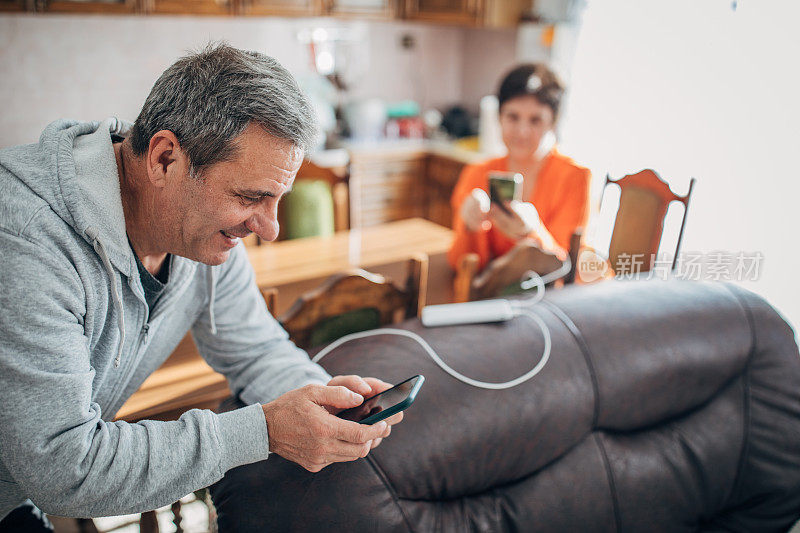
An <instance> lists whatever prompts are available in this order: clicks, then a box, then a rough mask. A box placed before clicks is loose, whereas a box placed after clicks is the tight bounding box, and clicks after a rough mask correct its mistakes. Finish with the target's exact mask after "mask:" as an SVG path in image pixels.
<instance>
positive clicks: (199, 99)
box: [130, 43, 317, 175]
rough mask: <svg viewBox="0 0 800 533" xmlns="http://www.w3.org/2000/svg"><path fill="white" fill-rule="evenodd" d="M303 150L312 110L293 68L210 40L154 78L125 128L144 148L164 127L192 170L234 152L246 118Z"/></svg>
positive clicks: (311, 131)
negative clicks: (147, 92)
mask: <svg viewBox="0 0 800 533" xmlns="http://www.w3.org/2000/svg"><path fill="white" fill-rule="evenodd" d="M250 123H255V124H258V125H260V126H261V127H262V128H263V129H264V130H265V131H266V132H267V133H269V134H271V135H274V136H275V137H278V138H281V139H287V140H289V141H291V142H292V143H293V144H294V145H296V146H299V147H300V148H302V149H303V150H307V149H308V148H309V146H311V144H312V142H313V140H314V137H315V135H316V128H317V126H316V118H315V114H314V111H313V108H312V107H311V104H310V103H309V101H308V99H307V98H306V97H305V95H304V94H303V92H302V91H301V90H300V88H299V87H298V85H297V82H296V81H295V80H294V78H293V77H292V75H291V74H289V72H288V71H287V70H286V69H285V68H283V67H282V66H281V65H280V63H278V62H277V61H276V60H275V59H274V58H272V57H269V56H267V55H264V54H261V53H258V52H249V51H244V50H239V49H237V48H233V47H232V46H229V45H227V44H225V43H222V44H209V45H207V46H206V47H205V48H204V49H203V50H200V51H199V52H196V53H191V54H189V55H186V56H184V57H182V58H180V59H178V60H177V61H176V62H175V63H173V64H172V66H170V67H169V68H168V69H167V70H165V71H164V73H163V74H162V75H161V77H159V78H158V80H157V81H156V83H155V85H153V88H152V89H151V91H150V95H149V96H148V97H147V100H146V101H145V103H144V106H143V107H142V111H141V112H140V113H139V117H138V118H137V119H136V122H135V123H134V125H133V129H132V131H131V134H130V141H131V145H132V146H133V152H134V153H135V154H136V155H139V156H141V155H143V154H145V153H147V149H148V147H149V145H150V139H151V138H152V136H153V135H154V134H155V133H156V132H158V131H160V130H169V131H171V132H172V133H174V134H175V136H176V137H177V138H178V142H180V144H181V148H183V150H184V151H185V152H186V153H187V154H188V156H189V161H190V164H191V173H192V175H194V174H197V173H198V172H202V169H203V168H205V167H208V166H210V165H213V164H214V163H219V162H221V161H230V160H232V159H234V158H235V157H236V153H237V148H238V147H237V146H236V143H235V142H234V140H235V139H236V137H238V136H239V135H240V134H241V133H242V132H243V131H244V129H245V128H246V127H247V126H248V125H249V124H250Z"/></svg>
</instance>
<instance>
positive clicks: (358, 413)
mask: <svg viewBox="0 0 800 533" xmlns="http://www.w3.org/2000/svg"><path fill="white" fill-rule="evenodd" d="M424 382H425V376H422V375H416V376H414V377H412V378H408V379H407V380H405V381H403V382H402V383H398V384H397V385H395V386H394V387H392V388H391V389H386V390H385V391H383V392H380V393H378V394H376V395H375V396H371V397H369V398H367V399H365V400H364V402H363V403H362V404H361V405H359V406H357V407H351V408H350V409H345V410H344V411H342V412H340V413H339V414H337V415H336V416H338V417H339V418H344V419H345V420H352V421H353V422H358V423H360V424H368V425H372V424H374V423H376V422H380V421H381V420H383V419H384V418H389V417H390V416H392V415H393V414H395V413H399V412H400V411H404V410H406V409H408V407H409V406H410V405H411V404H412V403H414V398H416V397H417V392H418V391H419V388H420V387H422V384H423V383H424Z"/></svg>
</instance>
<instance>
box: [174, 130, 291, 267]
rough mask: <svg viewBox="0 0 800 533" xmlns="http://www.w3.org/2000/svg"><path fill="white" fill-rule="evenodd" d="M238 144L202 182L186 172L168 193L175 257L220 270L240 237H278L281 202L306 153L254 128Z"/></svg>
mask: <svg viewBox="0 0 800 533" xmlns="http://www.w3.org/2000/svg"><path fill="white" fill-rule="evenodd" d="M237 143H238V146H239V152H238V154H237V156H236V159H235V160H233V161H227V162H221V163H217V164H214V165H212V166H210V167H208V168H206V169H204V170H203V172H202V175H201V177H199V178H192V177H190V176H189V175H188V173H186V175H185V176H184V177H183V179H181V180H178V181H177V183H176V184H175V186H174V187H171V188H170V189H171V191H170V192H169V197H170V201H169V205H170V206H171V208H170V213H169V214H168V216H167V217H166V218H168V219H170V222H171V223H170V225H169V227H168V228H167V231H168V232H169V233H170V234H171V238H170V241H171V243H170V244H171V246H170V248H171V249H172V250H174V253H176V254H177V255H181V256H184V257H188V258H189V259H193V260H195V261H199V262H201V263H205V264H208V265H219V264H221V263H224V262H225V261H226V260H227V259H228V256H229V254H230V251H231V249H232V248H233V247H234V246H236V244H237V242H238V240H239V238H241V237H246V236H247V235H249V234H250V233H256V234H257V235H258V236H259V237H261V238H262V239H264V240H266V241H272V240H274V239H275V238H276V237H277V236H278V229H279V227H278V220H277V217H278V202H279V201H280V199H281V197H282V196H283V195H284V194H285V193H286V192H287V191H288V190H289V189H290V188H291V187H292V183H293V182H294V177H295V175H296V174H297V170H298V169H299V168H300V165H301V164H302V162H303V151H302V150H301V149H300V148H298V147H297V146H295V145H294V144H292V143H291V141H288V140H285V139H279V138H277V137H274V136H272V135H270V134H268V133H266V132H265V131H264V130H263V129H262V128H261V127H259V126H257V125H254V124H251V125H250V126H248V127H247V129H245V130H244V132H243V133H242V134H241V135H240V136H239V137H238V138H237ZM172 228H174V231H170V230H171V229H172Z"/></svg>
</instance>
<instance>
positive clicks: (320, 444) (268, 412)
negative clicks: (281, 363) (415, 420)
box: [262, 376, 402, 472]
mask: <svg viewBox="0 0 800 533" xmlns="http://www.w3.org/2000/svg"><path fill="white" fill-rule="evenodd" d="M352 378H353V376H347V377H343V378H341V379H344V380H347V381H348V382H350V381H353V380H352ZM334 379H336V378H334ZM358 379H360V378H358ZM368 379H371V378H368ZM362 381H364V382H365V384H366V383H367V382H366V380H362ZM371 381H372V384H373V385H374V386H375V387H377V388H381V387H383V386H384V385H385V386H386V387H388V386H389V385H388V384H383V382H381V381H380V380H372V379H371ZM373 385H367V386H369V387H370V391H371V390H372V386H373ZM386 387H384V388H386ZM362 390H364V389H363V387H362ZM382 390H383V389H382ZM362 401H363V396H361V395H360V394H357V393H354V392H352V391H351V390H349V389H348V388H347V387H344V386H324V385H307V386H305V387H302V388H300V389H296V390H293V391H289V392H287V393H286V394H284V395H283V396H280V397H279V398H277V399H275V400H273V401H271V402H269V403H268V404H265V405H262V409H263V410H264V418H265V419H266V421H267V429H268V433H269V449H270V451H271V452H273V453H277V454H278V455H280V456H281V457H283V458H285V459H288V460H290V461H293V462H295V463H297V464H299V465H300V466H302V467H303V468H305V469H306V470H309V471H310V472H319V471H320V470H322V469H323V468H325V467H326V466H328V465H329V464H331V463H334V462H342V461H354V460H356V459H359V458H361V457H366V456H367V454H368V453H369V451H370V450H371V449H372V448H373V447H374V446H376V445H377V444H375V442H376V441H377V442H380V439H382V438H383V437H385V436H387V435H388V434H389V431H390V429H389V424H388V423H387V422H388V421H381V422H378V423H377V424H374V425H371V426H368V425H364V424H358V423H357V422H350V421H348V420H343V419H341V418H338V417H336V416H333V415H332V414H331V413H330V412H329V409H333V410H341V409H348V408H350V407H355V406H357V405H360V404H361V402H362ZM391 418H395V417H391ZM401 418H402V417H401ZM398 421H399V420H398Z"/></svg>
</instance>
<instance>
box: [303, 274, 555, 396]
mask: <svg viewBox="0 0 800 533" xmlns="http://www.w3.org/2000/svg"><path fill="white" fill-rule="evenodd" d="M565 266H566V269H565V268H564V266H562V267H561V268H560V269H558V270H555V271H553V272H551V273H549V274H546V275H545V276H540V275H539V274H537V273H536V272H534V271H532V270H531V271H528V272H526V273H525V275H526V276H527V278H528V279H526V280H524V281H523V282H522V288H523V289H525V290H528V289H531V288H533V287H536V288H537V291H536V294H535V295H534V296H532V297H530V298H526V299H524V300H513V301H511V302H509V304H510V306H511V309H512V313H513V317H519V316H526V317H528V318H530V319H532V320H533V321H534V322H536V324H538V326H539V329H540V330H541V331H542V337H543V338H544V349H543V350H542V356H541V358H540V359H539V362H538V363H536V366H534V367H533V368H531V369H530V370H529V371H528V372H526V373H525V374H523V375H521V376H519V377H518V378H515V379H512V380H511V381H506V382H503V383H490V382H486V381H478V380H476V379H472V378H471V377H469V376H465V375H464V374H462V373H460V372H458V371H457V370H455V369H453V368H451V367H450V366H449V365H448V364H447V363H445V362H444V361H442V359H441V357H439V355H438V354H437V353H436V352H435V351H434V349H433V348H431V345H430V344H428V343H427V342H426V341H425V339H423V338H422V337H420V336H419V335H417V334H416V333H414V332H413V331H406V330H404V329H396V328H380V329H373V330H368V331H361V332H358V333H351V334H350V335H345V336H344V337H341V338H340V339H338V340H336V341H334V342H332V343H331V344H329V345H328V346H326V347H325V348H323V349H322V350H321V351H320V352H319V353H317V355H315V356H314V358H313V359H312V361H313V362H315V363H317V362H319V361H320V360H321V359H322V358H323V357H325V356H326V355H328V354H329V353H331V352H332V351H333V350H335V349H336V348H338V347H339V346H341V345H342V344H344V343H346V342H350V341H353V340H356V339H363V338H365V337H373V336H377V335H397V336H400V337H408V338H409V339H412V340H414V341H416V342H417V343H418V344H419V345H420V346H422V348H423V349H424V350H425V352H426V353H427V354H428V355H429V356H430V357H431V359H433V362H434V363H436V364H437V365H439V367H440V368H441V369H442V370H444V371H445V372H447V373H448V374H450V375H451V376H453V377H454V378H456V379H457V380H459V381H461V382H463V383H466V384H467V385H472V386H473V387H478V388H480V389H492V390H501V389H510V388H511V387H516V386H517V385H520V384H522V383H525V382H526V381H528V380H529V379H531V378H533V377H534V376H535V375H536V374H538V373H539V372H541V371H542V369H543V368H544V366H545V365H546V364H547V361H548V360H549V359H550V350H551V348H552V345H553V341H552V338H551V337H550V328H548V327H547V324H545V322H544V320H542V319H541V317H540V316H539V315H537V314H536V313H534V312H533V311H532V310H531V308H532V307H533V306H535V305H536V304H537V303H538V302H539V301H541V299H542V298H544V290H545V289H544V286H545V285H546V284H547V283H551V282H553V281H555V280H557V279H560V278H562V277H564V276H565V275H566V274H567V273H568V272H569V270H570V264H569V259H567V260H566V262H565ZM470 303H472V302H470ZM451 305H452V304H451ZM455 305H459V304H455ZM466 305H469V303H468V304H466Z"/></svg>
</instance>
